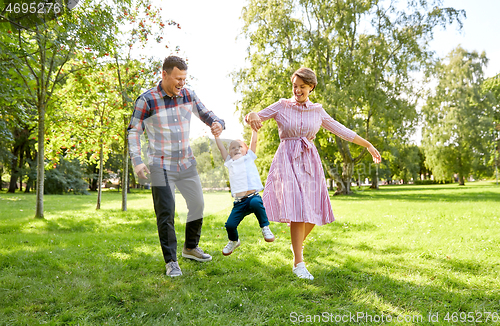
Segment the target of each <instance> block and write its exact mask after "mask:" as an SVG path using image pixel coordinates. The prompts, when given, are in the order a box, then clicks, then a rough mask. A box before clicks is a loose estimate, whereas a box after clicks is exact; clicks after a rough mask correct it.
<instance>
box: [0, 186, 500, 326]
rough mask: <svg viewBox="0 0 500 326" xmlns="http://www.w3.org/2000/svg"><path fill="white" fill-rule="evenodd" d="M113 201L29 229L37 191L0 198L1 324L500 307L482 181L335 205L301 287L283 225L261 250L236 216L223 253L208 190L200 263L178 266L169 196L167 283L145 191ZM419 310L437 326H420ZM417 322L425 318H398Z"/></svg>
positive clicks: (249, 320) (221, 203) (491, 222)
mask: <svg viewBox="0 0 500 326" xmlns="http://www.w3.org/2000/svg"><path fill="white" fill-rule="evenodd" d="M120 195H121V194H118V193H116V192H104V193H103V207H102V209H101V210H99V211H96V210H95V209H94V205H93V203H94V202H95V198H96V194H92V195H90V196H68V195H52V196H46V197H45V200H46V208H47V212H46V218H45V219H43V220H39V219H33V218H32V216H33V215H32V209H33V203H34V200H35V198H34V196H30V195H24V194H20V193H16V194H5V193H4V192H3V193H0V210H1V212H2V214H1V215H0V302H2V304H1V305H0V324H1V325H38V324H48V325H106V324H107V325H291V324H299V323H293V322H292V321H291V319H290V314H291V313H292V312H296V313H298V314H302V315H316V314H319V315H320V314H322V313H323V312H328V313H331V314H333V315H334V316H336V315H339V316H342V315H347V316H348V315H349V313H352V314H353V315H355V314H356V313H358V312H361V313H365V314H370V315H372V316H375V315H378V316H381V315H382V314H384V316H388V315H390V316H391V317H393V322H392V323H385V324H386V325H401V326H410V325H418V324H422V325H452V324H467V323H461V322H458V323H452V322H445V321H444V316H445V315H446V313H454V312H458V313H460V312H475V313H476V312H481V313H483V315H482V316H483V322H482V323H481V324H484V325H496V324H497V323H495V322H491V319H490V322H487V323H486V322H484V321H485V319H486V317H485V314H484V312H497V313H498V311H500V292H499V290H498V289H499V288H500V279H499V276H498V268H499V261H500V253H499V251H498V250H497V248H498V246H499V245H500V234H499V232H498V228H499V227H500V207H499V205H498V204H497V203H498V197H499V195H500V189H499V188H498V187H496V186H494V185H493V184H491V183H488V184H487V183H480V184H477V183H470V184H468V185H467V186H465V187H460V188H459V187H457V186H456V185H432V186H397V187H391V186H388V187H382V188H381V189H380V190H379V191H360V192H356V193H355V194H353V195H351V196H342V197H339V196H337V197H333V199H332V206H333V207H334V213H335V217H336V221H335V222H333V223H331V224H328V225H325V226H321V227H315V228H314V229H313V231H312V233H311V234H310V236H309V237H308V238H307V242H306V243H305V248H304V258H305V261H306V263H307V267H308V269H309V270H310V271H311V273H312V274H313V275H314V276H315V279H314V281H312V282H309V281H304V280H300V279H298V278H297V277H296V276H295V275H293V273H292V254H291V252H290V231H289V227H288V226H287V225H286V224H284V223H271V229H272V230H273V232H274V233H275V235H276V236H277V238H276V241H274V242H273V243H266V242H265V241H264V240H263V239H262V235H261V233H260V230H259V226H258V222H257V220H256V219H255V218H254V217H253V216H251V215H250V216H248V217H246V218H245V219H244V220H243V222H242V223H241V224H240V226H239V227H238V231H239V234H240V238H241V242H242V244H241V246H240V247H239V248H238V249H236V251H235V252H234V253H233V254H232V255H230V256H227V257H224V256H223V255H222V253H221V250H222V248H223V247H224V246H225V245H226V243H227V238H226V236H227V234H226V231H225V230H224V227H223V225H224V222H225V221H226V219H227V215H228V214H229V212H230V210H231V206H232V201H231V197H230V195H229V194H228V193H225V192H215V193H214V192H212V193H205V212H206V215H205V216H206V218H205V219H204V221H203V222H204V223H203V229H202V234H201V241H200V247H202V248H203V249H204V250H205V251H206V252H208V253H209V254H211V255H212V256H213V260H212V261H211V262H207V263H199V262H195V261H190V260H187V259H184V258H182V257H180V251H181V250H182V246H183V240H184V231H185V223H184V222H183V219H184V220H185V218H186V215H187V208H186V207H185V205H184V201H183V200H182V197H181V195H180V194H177V195H176V196H177V198H176V199H177V201H176V202H177V203H178V205H177V213H178V215H179V219H180V221H176V231H177V232H176V233H177V238H178V239H179V242H178V251H177V252H178V254H179V265H180V267H181V269H182V272H183V275H182V276H181V277H178V278H170V277H167V276H165V263H164V261H163V257H162V254H161V249H160V245H159V241H158V235H157V226H156V220H155V218H154V211H153V207H152V204H151V203H152V200H151V193H150V192H149V193H147V192H139V191H135V190H134V192H133V193H132V194H129V210H128V211H127V212H122V211H121V210H120V206H121V198H120ZM430 311H432V312H433V313H439V316H440V322H439V323H430V322H428V318H427V316H428V313H429V312H430ZM415 315H421V316H423V320H424V322H422V323H421V322H416V321H406V322H405V321H402V322H396V318H397V317H398V316H399V317H402V318H403V319H404V317H405V316H407V317H412V316H415ZM410 320H411V318H410ZM304 324H306V325H308V324H313V323H304ZM316 324H323V323H316ZM324 324H335V322H330V323H324ZM336 324H342V323H336ZM344 324H346V325H347V324H351V325H358V324H359V325H363V324H364V325H370V324H372V323H369V322H368V323H366V322H364V320H363V321H361V320H360V321H359V322H357V323H356V322H351V323H344ZM377 324H383V323H377Z"/></svg>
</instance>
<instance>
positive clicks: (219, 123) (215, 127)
mask: <svg viewBox="0 0 500 326" xmlns="http://www.w3.org/2000/svg"><path fill="white" fill-rule="evenodd" d="M185 90H186V92H187V94H188V97H189V99H190V101H191V103H192V105H193V109H192V111H193V113H194V114H195V115H196V116H197V117H198V118H199V119H200V120H201V121H202V122H203V123H204V124H206V125H207V126H209V127H210V128H211V129H212V134H214V135H215V136H219V135H220V133H221V132H222V130H224V129H226V124H225V122H224V120H222V119H220V118H219V117H217V116H216V115H215V114H214V113H213V112H212V111H210V110H208V109H207V108H206V107H205V105H203V103H202V102H201V101H200V99H199V98H198V96H197V95H196V93H195V92H194V91H193V90H188V89H185Z"/></svg>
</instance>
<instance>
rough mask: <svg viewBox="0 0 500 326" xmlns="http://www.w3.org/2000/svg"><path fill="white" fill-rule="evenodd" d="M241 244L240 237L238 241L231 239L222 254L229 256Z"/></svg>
mask: <svg viewBox="0 0 500 326" xmlns="http://www.w3.org/2000/svg"><path fill="white" fill-rule="evenodd" d="M239 246H240V239H238V241H231V240H229V242H228V244H227V245H226V246H225V247H224V249H222V254H223V255H224V256H229V255H230V254H232V253H233V251H234V249H236V248H238V247H239Z"/></svg>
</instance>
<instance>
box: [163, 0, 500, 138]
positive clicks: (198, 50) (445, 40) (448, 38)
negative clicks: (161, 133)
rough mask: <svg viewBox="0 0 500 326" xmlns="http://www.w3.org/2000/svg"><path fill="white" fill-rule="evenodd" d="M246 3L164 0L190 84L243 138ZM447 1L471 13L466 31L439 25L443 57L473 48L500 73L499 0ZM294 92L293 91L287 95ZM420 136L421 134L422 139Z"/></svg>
mask: <svg viewBox="0 0 500 326" xmlns="http://www.w3.org/2000/svg"><path fill="white" fill-rule="evenodd" d="M180 3H181V4H182V5H179V4H180ZM245 3H246V0H216V1H206V0H183V1H182V2H180V1H172V0H162V1H161V7H162V8H163V15H164V18H165V19H172V20H174V21H176V22H177V23H179V24H180V25H181V29H175V30H174V29H172V28H166V29H165V36H164V39H168V40H170V45H171V47H170V48H172V46H176V45H178V46H179V47H180V49H181V52H180V55H181V56H183V57H186V58H188V62H189V63H188V66H189V68H188V74H189V75H190V76H192V77H193V79H191V80H190V81H189V83H190V86H191V88H192V89H193V90H195V92H196V93H197V94H198V96H199V98H200V99H201V101H202V102H203V103H204V104H205V106H206V107H207V108H208V109H209V110H212V111H213V112H214V113H215V114H216V115H217V116H218V117H220V118H222V119H224V120H225V122H226V130H225V131H224V132H223V134H222V136H221V137H222V138H228V139H236V138H241V137H242V132H243V128H244V127H243V125H241V124H240V122H239V120H238V117H237V115H236V114H235V110H236V101H237V99H238V95H237V94H236V93H235V91H234V85H233V81H232V78H231V77H230V73H231V72H234V71H236V70H238V69H239V68H241V67H244V66H245V65H248V63H247V62H246V61H245V59H246V56H247V54H246V48H247V41H246V40H245V38H244V37H243V36H242V35H241V29H242V25H243V23H242V21H241V19H240V16H241V11H242V8H243V6H244V4H245ZM443 6H444V7H453V8H455V9H464V10H465V11H466V15H467V18H466V19H465V20H464V23H463V28H462V30H461V31H458V25H457V24H454V25H451V26H448V28H447V29H446V30H443V29H442V28H441V27H439V28H438V29H437V30H436V33H435V37H434V40H433V41H432V42H431V44H430V46H431V49H432V50H434V51H435V52H436V54H437V55H438V56H439V57H444V56H446V55H447V54H448V53H449V52H451V51H452V50H453V49H454V48H455V47H457V46H458V45H459V44H460V45H461V46H462V47H463V48H465V49H466V50H468V51H477V52H479V53H481V52H482V51H485V52H486V56H487V57H488V58H489V59H490V62H489V65H488V67H487V69H486V71H485V76H486V77H492V76H495V75H496V74H498V73H500V33H499V30H500V28H499V27H500V23H499V21H498V13H499V12H500V1H499V0H475V1H472V0H444V1H443ZM158 51H163V52H165V53H164V54H156V53H155V55H158V56H159V57H164V56H167V55H169V53H168V51H166V50H165V47H164V46H163V48H159V50H158ZM289 96H291V93H290V94H283V97H289ZM246 128H248V127H246ZM203 135H208V136H211V133H210V129H209V128H208V127H207V126H205V125H204V124H203V123H201V122H200V121H199V120H198V119H196V118H195V119H193V121H192V122H191V138H196V137H200V136H203ZM418 138H419V137H418V135H416V136H415V139H416V140H415V141H416V142H417V143H418V142H419V141H418Z"/></svg>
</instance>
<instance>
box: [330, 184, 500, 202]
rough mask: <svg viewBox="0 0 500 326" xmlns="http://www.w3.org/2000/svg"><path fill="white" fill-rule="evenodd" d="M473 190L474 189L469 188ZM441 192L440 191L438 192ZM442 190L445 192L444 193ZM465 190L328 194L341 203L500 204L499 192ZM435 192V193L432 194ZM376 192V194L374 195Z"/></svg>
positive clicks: (383, 190) (404, 190) (410, 190)
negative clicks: (377, 201) (385, 201)
mask: <svg viewBox="0 0 500 326" xmlns="http://www.w3.org/2000/svg"><path fill="white" fill-rule="evenodd" d="M469 189H470V190H474V189H475V188H472V187H471V188H469ZM439 190H441V191H439ZM442 190H447V192H448V193H444V192H443V191H442ZM465 190H466V188H459V189H451V188H440V189H435V190H430V189H429V188H422V189H419V188H417V187H415V188H414V189H413V188H412V189H401V190H396V189H387V190H386V189H381V190H377V191H374V190H370V191H359V192H355V193H354V194H352V195H349V196H341V197H339V196H333V195H332V194H330V199H332V200H333V201H334V202H335V200H343V201H359V200H400V201H408V202H430V203H431V202H464V201H465V202H496V203H500V192H494V191H484V190H483V191H481V192H474V191H470V192H467V191H465ZM434 191H435V192H434ZM374 192H376V193H374Z"/></svg>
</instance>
